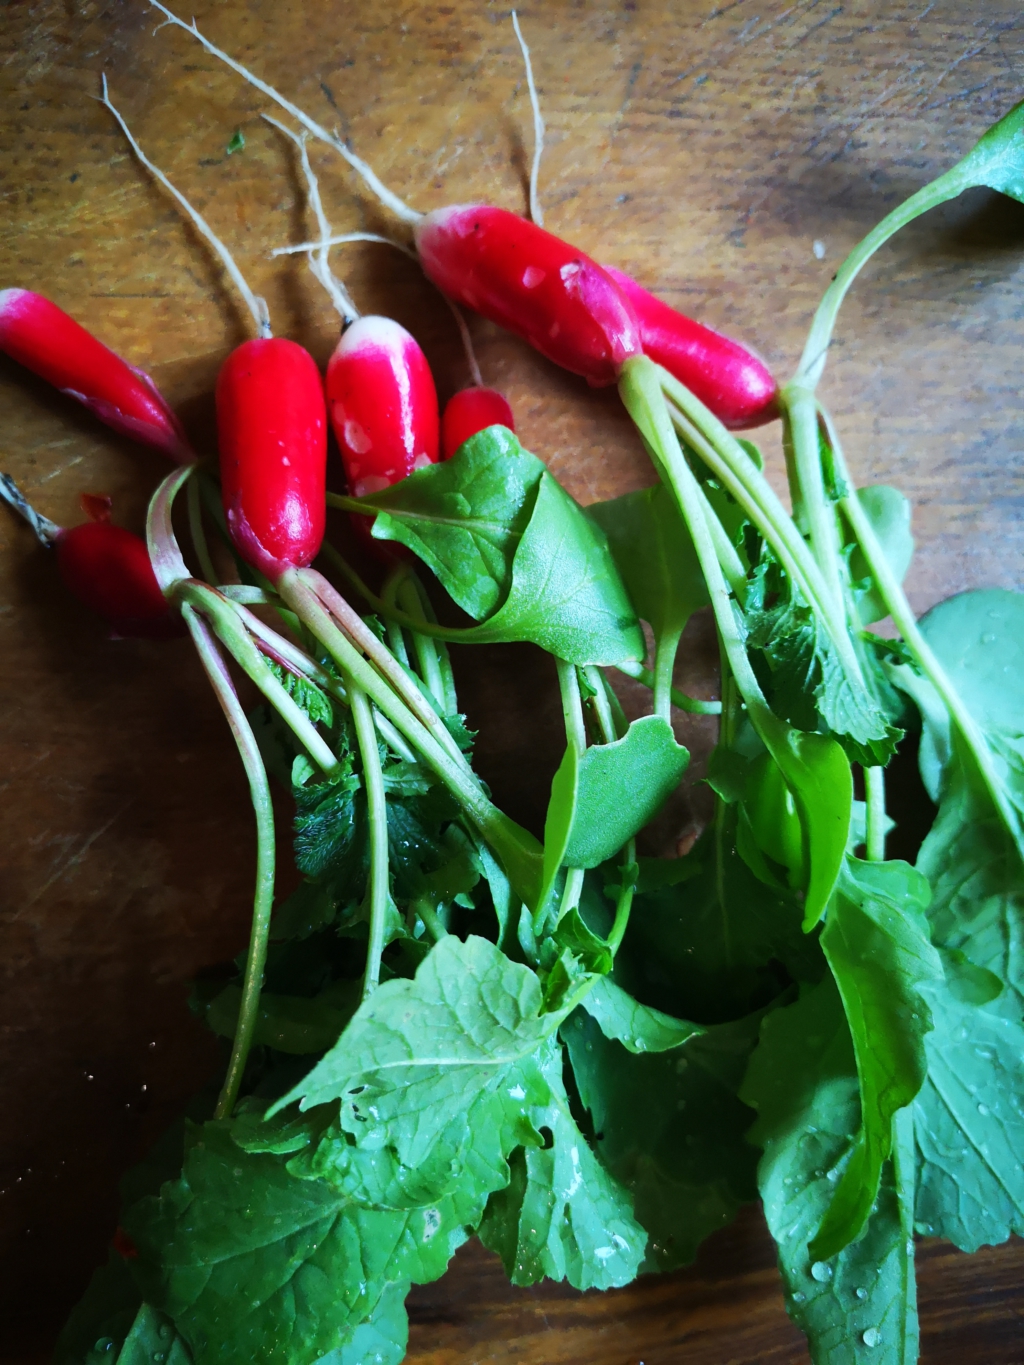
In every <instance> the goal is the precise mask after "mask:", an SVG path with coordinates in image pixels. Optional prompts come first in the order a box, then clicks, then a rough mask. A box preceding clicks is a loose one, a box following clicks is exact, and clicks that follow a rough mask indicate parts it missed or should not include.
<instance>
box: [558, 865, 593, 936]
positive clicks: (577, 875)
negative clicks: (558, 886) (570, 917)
mask: <svg viewBox="0 0 1024 1365" xmlns="http://www.w3.org/2000/svg"><path fill="white" fill-rule="evenodd" d="M585 875H586V874H585V873H584V871H583V868H582V867H567V868H566V869H565V886H564V887H563V888H562V900H561V904H560V905H559V907H558V918H557V919H556V921H555V923H556V924H560V923H561V921H562V920H563V919H564V918H565V916H566V915H567V914H568V913H569V911H570V910H575V909H576V907H577V906H578V905H579V903H580V892H581V891H582V890H583V878H584V876H585Z"/></svg>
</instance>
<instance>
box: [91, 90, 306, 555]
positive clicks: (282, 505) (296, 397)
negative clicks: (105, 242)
mask: <svg viewBox="0 0 1024 1365" xmlns="http://www.w3.org/2000/svg"><path fill="white" fill-rule="evenodd" d="M102 102H103V103H104V104H105V105H106V107H107V108H108V109H109V110H110V112H111V113H112V114H113V116H114V118H115V119H116V120H117V122H118V124H119V126H120V128H121V131H122V132H123V133H124V135H125V137H126V138H127V140H128V143H129V146H130V147H131V149H132V151H133V152H134V153H135V155H136V156H137V157H138V158H139V160H140V161H141V162H142V164H143V166H145V168H146V169H147V170H148V171H149V173H150V174H151V175H152V176H153V177H154V178H155V179H156V180H158V181H159V182H160V184H161V185H163V187H164V188H165V189H166V190H167V191H168V192H169V193H170V194H171V195H173V196H174V198H175V199H176V200H177V202H178V203H179V204H180V205H181V207H182V208H183V209H184V210H185V212H186V213H187V214H188V216H189V217H190V218H191V220H192V222H193V223H194V224H195V225H196V227H197V228H198V229H199V231H200V232H201V233H202V234H203V236H204V237H205V238H206V240H207V241H208V242H209V243H210V245H211V246H212V247H213V249H214V251H216V253H217V255H218V256H219V258H220V260H221V262H222V263H223V265H224V267H225V269H226V270H227V272H228V274H229V275H230V277H231V279H232V280H233V282H234V283H235V285H236V287H237V288H238V290H239V292H240V293H241V295H242V298H243V299H244V300H245V303H246V304H247V306H248V308H249V311H250V313H251V314H252V317H253V320H254V322H255V324H256V328H257V330H258V332H259V336H257V337H254V338H253V339H252V340H250V341H246V342H243V343H242V345H241V346H239V347H237V349H236V350H234V351H232V353H231V354H230V355H229V356H228V358H227V360H225V362H224V364H223V365H222V366H221V370H220V374H219V375H218V377H217V390H216V400H217V433H218V438H219V444H220V467H221V493H222V498H223V503H224V513H225V516H226V517H227V522H228V530H229V531H230V533H231V539H232V541H233V543H234V545H235V548H236V549H237V550H238V552H239V554H240V555H241V556H242V558H243V559H245V560H246V561H247V562H248V563H250V564H252V565H253V567H254V568H257V569H259V570H260V571H261V572H262V573H264V574H266V576H267V577H268V578H269V579H270V580H271V582H276V581H277V579H278V578H279V577H280V575H281V574H282V573H283V572H284V571H285V569H288V568H294V567H304V566H305V565H307V564H309V563H311V562H312V560H313V559H314V558H315V557H316V555H317V553H318V551H319V549H320V544H321V542H322V540H323V535H324V522H325V516H326V505H325V502H324V491H325V487H326V479H327V421H326V409H325V405H324V393H323V385H322V383H321V382H320V372H319V370H318V369H317V367H316V362H315V361H314V359H313V357H312V356H311V355H310V354H309V352H308V351H305V350H303V348H302V347H301V346H299V345H298V344H297V343H296V342H294V341H289V340H287V338H284V337H274V336H272V335H271V331H270V318H269V316H268V314H267V305H266V303H265V302H264V300H263V299H261V298H258V297H257V296H256V295H255V294H254V293H253V292H252V290H251V289H250V288H249V286H248V284H247V283H246V280H245V277H244V276H243V275H242V273H241V271H240V270H239V269H238V266H237V265H236V264H235V261H234V259H233V257H232V256H231V253H230V252H229V251H228V249H227V247H226V246H225V245H224V244H223V242H221V241H220V239H219V238H218V237H217V236H216V235H215V234H214V232H213V230H212V229H211V228H210V226H209V224H208V223H207V222H206V221H205V219H203V218H202V217H201V216H200V214H198V213H197V212H196V211H195V209H194V208H193V207H192V205H191V204H190V203H189V201H188V200H187V199H186V198H185V196H184V195H183V194H181V193H180V192H179V191H178V190H177V189H175V187H174V186H173V185H172V184H171V182H170V180H168V178H167V176H165V175H164V173H163V172H162V171H161V170H160V169H159V168H158V167H157V166H155V165H154V164H153V163H152V162H151V161H150V160H149V159H148V158H147V157H146V155H145V154H144V152H143V151H142V148H141V147H140V146H139V144H138V142H137V141H136V140H135V138H134V137H133V136H132V133H131V131H130V130H129V128H128V125H127V124H126V123H125V121H124V119H123V118H122V117H121V115H120V114H119V113H118V111H117V110H116V109H115V108H114V106H113V104H111V102H110V99H109V98H108V95H107V80H106V77H105V76H104V77H103V100H102Z"/></svg>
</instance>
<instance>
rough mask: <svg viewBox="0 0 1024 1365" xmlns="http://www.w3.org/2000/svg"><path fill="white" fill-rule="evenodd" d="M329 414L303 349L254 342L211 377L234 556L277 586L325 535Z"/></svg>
mask: <svg viewBox="0 0 1024 1365" xmlns="http://www.w3.org/2000/svg"><path fill="white" fill-rule="evenodd" d="M326 419H327V413H326V408H325V404H324V390H323V383H322V382H321V379H320V372H319V370H318V369H317V367H316V362H315V361H314V359H313V357H312V356H311V355H310V354H309V352H308V351H305V350H303V348H302V347H301V346H299V345H297V344H296V343H295V342H294V341H288V340H287V339H286V338H284V337H258V338H256V339H254V340H252V341H246V342H244V343H243V345H241V346H239V347H238V348H237V350H234V351H232V353H231V354H230V355H229V356H228V358H227V360H225V362H224V364H223V365H222V367H221V371H220V374H219V375H218V378H217V432H218V437H219V444H220V475H221V491H222V497H223V501H224V512H225V514H226V516H227V520H228V529H229V530H230V532H231V539H232V540H233V541H234V543H235V547H236V549H237V550H238V552H239V554H241V555H242V557H243V558H244V559H245V560H247V561H248V563H250V564H252V565H254V566H255V567H256V568H258V569H259V570H261V572H263V573H265V574H266V575H267V577H268V578H269V579H271V581H276V580H277V578H278V577H279V576H280V574H281V573H282V572H283V570H284V569H286V568H289V567H293V566H298V567H304V566H305V565H307V564H309V563H310V562H311V561H312V560H313V559H314V558H315V557H316V555H317V553H318V551H319V549H320V543H321V541H322V540H323V537H324V518H325V511H326V508H325V502H324V488H325V484H326V478H327V420H326Z"/></svg>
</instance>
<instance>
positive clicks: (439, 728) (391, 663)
mask: <svg viewBox="0 0 1024 1365" xmlns="http://www.w3.org/2000/svg"><path fill="white" fill-rule="evenodd" d="M300 578H301V580H302V583H303V585H304V587H305V588H306V589H307V591H309V592H311V593H312V594H313V595H315V596H316V598H317V599H318V600H319V602H320V604H321V606H322V607H323V608H324V609H325V610H326V611H327V612H328V613H329V615H330V616H331V617H333V618H334V620H335V621H336V622H337V623H338V624H339V625H340V626H341V628H342V630H343V631H344V632H345V634H346V635H347V636H348V638H349V639H350V640H351V641H352V643H353V644H354V645H357V646H358V647H359V649H361V650H362V652H363V653H364V654H365V655H366V657H367V658H368V659H369V660H370V661H371V663H372V664H373V665H374V667H375V668H376V670H377V671H378V672H379V673H380V674H381V675H382V676H383V677H384V678H385V679H386V680H387V681H388V682H389V683H390V684H391V687H392V689H393V690H394V692H396V693H397V694H398V696H399V697H401V698H402V700H403V701H404V702H405V704H406V706H407V707H408V708H409V710H410V711H412V713H413V715H415V716H416V717H417V719H418V720H419V721H420V723H421V724H422V725H423V726H424V727H425V728H426V729H427V730H428V731H429V733H430V734H431V735H432V736H433V737H434V739H435V741H436V742H437V743H438V744H440V746H441V747H442V748H443V749H446V750H447V751H448V753H449V755H450V756H451V758H452V759H453V760H454V762H456V763H458V764H459V765H460V766H461V767H463V768H464V769H465V770H466V772H470V771H471V769H470V767H469V764H468V763H467V761H466V758H465V755H464V754H463V753H462V751H461V750H460V749H459V746H458V745H457V744H456V743H455V740H454V739H453V738H452V736H451V734H450V733H449V731H448V728H447V727H446V725H445V723H444V721H442V719H441V717H440V716H439V715H438V714H437V712H436V711H435V710H434V708H433V707H432V706H431V705H430V702H429V700H428V698H427V697H426V696H425V695H424V693H423V689H422V688H421V687H420V686H419V684H418V683H417V681H416V679H415V677H414V676H413V675H412V674H411V673H407V672H406V671H405V670H404V669H403V668H402V666H401V664H400V663H399V662H398V660H397V659H396V658H395V657H394V656H393V655H392V654H391V652H390V651H389V650H388V648H387V647H386V646H385V645H384V644H383V643H382V642H381V641H380V640H378V638H377V636H376V635H374V633H373V631H372V630H371V629H370V628H369V626H368V625H367V624H366V622H365V621H364V620H363V619H362V617H361V616H360V615H359V614H358V613H357V612H355V611H353V610H352V608H351V606H349V604H348V602H346V601H345V599H344V597H342V595H341V593H339V592H338V590H337V589H336V588H335V587H334V585H333V584H332V583H329V582H328V581H327V579H326V578H324V576H323V575H322V574H319V573H317V571H316V570H315V569H292V570H288V571H287V572H286V573H285V574H284V575H282V577H281V579H280V580H279V582H278V591H279V592H281V595H282V597H284V596H285V593H284V592H283V591H282V584H283V583H285V582H286V581H287V582H289V583H292V582H295V581H297V580H298V579H300Z"/></svg>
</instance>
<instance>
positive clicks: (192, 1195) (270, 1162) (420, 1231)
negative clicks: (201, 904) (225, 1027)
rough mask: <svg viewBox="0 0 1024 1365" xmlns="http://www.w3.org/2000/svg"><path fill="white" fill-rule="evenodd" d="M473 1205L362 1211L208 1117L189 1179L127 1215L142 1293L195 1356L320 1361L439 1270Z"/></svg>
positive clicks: (236, 1362) (198, 1363)
mask: <svg viewBox="0 0 1024 1365" xmlns="http://www.w3.org/2000/svg"><path fill="white" fill-rule="evenodd" d="M466 1213H467V1210H466V1209H464V1208H462V1207H461V1206H459V1205H458V1204H457V1203H456V1202H455V1201H453V1200H451V1199H449V1200H443V1201H439V1203H438V1204H437V1206H435V1207H431V1208H427V1209H415V1210H388V1211H374V1210H369V1209H364V1208H360V1207H359V1206H358V1205H356V1204H353V1203H351V1202H350V1201H348V1200H346V1199H345V1197H344V1196H343V1195H340V1194H338V1193H337V1192H336V1191H334V1190H332V1189H331V1188H330V1187H329V1186H328V1185H326V1184H325V1183H324V1182H323V1181H311V1180H296V1179H295V1177H294V1176H292V1175H291V1174H290V1173H289V1172H288V1169H287V1164H286V1161H285V1159H284V1158H283V1157H279V1156H271V1155H264V1154H252V1153H248V1152H244V1151H242V1149H241V1148H240V1147H238V1146H237V1145H236V1144H235V1143H234V1142H233V1141H232V1138H231V1133H230V1128H229V1126H228V1125H226V1124H223V1123H219V1124H218V1123H208V1124H205V1125H203V1126H202V1127H200V1128H193V1129H191V1130H190V1134H189V1141H188V1144H187V1147H186V1154H185V1164H184V1170H183V1172H182V1175H181V1178H180V1179H179V1180H177V1181H173V1182H170V1183H169V1184H167V1185H165V1186H164V1187H163V1189H162V1191H161V1193H160V1195H159V1197H149V1198H145V1199H143V1200H141V1201H140V1202H139V1203H138V1204H137V1205H135V1207H134V1208H132V1209H131V1210H129V1212H128V1213H127V1214H126V1216H125V1220H124V1222H125V1228H126V1230H127V1232H128V1234H129V1236H131V1237H132V1239H133V1240H134V1242H135V1244H136V1246H137V1247H138V1249H139V1258H138V1260H137V1261H135V1262H133V1272H134V1274H135V1276H136V1278H137V1279H138V1280H139V1282H140V1284H141V1285H142V1288H143V1291H144V1293H145V1295H146V1298H147V1301H148V1302H150V1303H152V1304H154V1305H155V1306H156V1307H157V1308H158V1309H159V1310H160V1311H161V1312H164V1313H167V1314H168V1316H169V1317H171V1318H172V1319H173V1321H174V1323H175V1325H176V1327H177V1329H178V1331H179V1332H180V1333H181V1334H182V1336H183V1337H184V1338H185V1340H186V1342H187V1343H188V1345H189V1347H190V1348H191V1351H192V1354H193V1357H194V1360H195V1365H210V1363H211V1362H214V1361H217V1362H220V1363H221V1365H245V1363H246V1362H248V1365H307V1362H308V1365H312V1362H314V1361H316V1360H318V1359H319V1357H320V1356H322V1355H325V1354H327V1353H328V1352H330V1351H335V1350H338V1349H339V1348H341V1347H343V1346H345V1345H346V1344H347V1343H348V1342H349V1341H350V1340H351V1339H352V1335H353V1333H354V1331H355V1329H356V1328H357V1327H358V1326H359V1325H360V1323H362V1322H365V1321H366V1319H367V1318H368V1317H369V1316H370V1315H371V1314H372V1313H373V1311H374V1309H375V1308H376V1307H377V1305H378V1304H379V1303H380V1301H381V1299H382V1297H383V1295H384V1294H385V1293H386V1291H387V1290H388V1288H389V1287H391V1286H393V1285H401V1286H403V1289H404V1287H405V1286H407V1285H408V1283H409V1282H410V1281H413V1282H416V1283H424V1282H426V1281H427V1280H430V1279H435V1278H436V1277H437V1276H438V1275H440V1274H441V1273H443V1271H444V1269H445V1267H446V1266H447V1263H448V1260H449V1259H450V1257H451V1255H452V1254H453V1252H454V1251H455V1249H456V1248H457V1247H458V1246H459V1245H460V1244H461V1243H462V1242H463V1241H465V1239H466V1235H467V1234H466V1230H465V1222H466V1221H467V1220H466ZM243 1287H244V1288H243Z"/></svg>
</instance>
